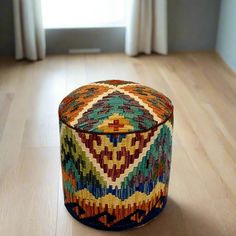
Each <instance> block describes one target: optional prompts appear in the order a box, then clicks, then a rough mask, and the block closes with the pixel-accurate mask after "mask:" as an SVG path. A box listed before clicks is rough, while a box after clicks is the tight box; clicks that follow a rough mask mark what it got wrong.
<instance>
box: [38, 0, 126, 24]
mask: <svg viewBox="0 0 236 236" xmlns="http://www.w3.org/2000/svg"><path fill="white" fill-rule="evenodd" d="M42 11H43V25H44V28H92V27H118V26H125V0H42Z"/></svg>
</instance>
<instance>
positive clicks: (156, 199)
mask: <svg viewBox="0 0 236 236" xmlns="http://www.w3.org/2000/svg"><path fill="white" fill-rule="evenodd" d="M59 118H60V142H61V163H62V176H63V190H64V200H65V206H66V208H67V209H68V211H69V212H70V214H71V215H72V216H73V217H74V218H76V219H77V220H78V221H80V222H82V223H84V224H86V225H89V226H92V227H95V228H98V229H105V230H123V229H127V228H131V227H136V226H139V225H142V224H145V223H146V222H148V221H149V220H150V219H152V218H154V217H155V216H156V215H158V214H159V213H160V212H161V211H162V210H163V208H164V206H165V204H166V201H167V194H168V183H169V176H170V164H171V150H172V127H173V106H172V104H171V102H170V100H169V99H168V98H167V97H165V96H164V95H163V94H161V93H159V92H156V91H154V90H153V89H151V88H148V87H145V86H141V85H140V84H137V83H133V82H128V81H120V80H115V81H114V80H113V81H100V82H96V83H93V84H90V85H87V86H83V87H82V88H79V89H77V90H75V91H73V92H72V93H71V94H69V95H68V97H66V98H65V99H63V101H62V103H61V104H60V106H59Z"/></svg>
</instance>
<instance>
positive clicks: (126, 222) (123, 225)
mask: <svg viewBox="0 0 236 236" xmlns="http://www.w3.org/2000/svg"><path fill="white" fill-rule="evenodd" d="M161 202H162V207H161V208H156V207H153V209H152V210H151V211H150V212H149V213H148V214H147V215H145V217H144V219H143V220H142V221H141V222H139V223H138V222H136V221H134V220H132V219H131V218H132V216H133V215H134V214H140V215H142V214H143V211H142V210H137V212H135V213H132V214H131V215H129V216H127V217H126V218H124V219H123V220H121V221H119V222H117V223H116V224H114V225H112V226H111V227H107V226H105V225H104V224H102V223H101V222H100V221H99V220H98V219H99V218H100V217H102V216H105V213H102V215H97V216H94V217H89V218H84V219H81V218H79V217H78V215H77V213H76V211H74V210H73V208H74V207H78V205H76V204H74V203H67V204H65V207H66V209H67V210H68V212H69V213H70V214H71V216H72V217H73V218H74V219H75V220H77V221H79V222H80V223H82V224H84V225H87V226H90V227H92V228H95V229H99V230H106V231H121V230H126V229H131V228H136V227H141V226H144V225H145V224H147V223H149V222H150V221H152V220H154V219H155V218H156V217H157V216H158V215H159V214H160V213H161V212H162V211H163V210H164V208H165V206H166V203H167V197H163V198H162V199H161ZM106 216H107V217H109V214H107V215H106ZM111 217H112V216H111Z"/></svg>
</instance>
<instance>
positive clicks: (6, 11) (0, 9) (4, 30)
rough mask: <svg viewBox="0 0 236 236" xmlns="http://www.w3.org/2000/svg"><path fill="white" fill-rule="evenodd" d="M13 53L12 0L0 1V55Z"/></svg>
mask: <svg viewBox="0 0 236 236" xmlns="http://www.w3.org/2000/svg"><path fill="white" fill-rule="evenodd" d="M13 54H14V30H13V7H12V0H1V1H0V55H13Z"/></svg>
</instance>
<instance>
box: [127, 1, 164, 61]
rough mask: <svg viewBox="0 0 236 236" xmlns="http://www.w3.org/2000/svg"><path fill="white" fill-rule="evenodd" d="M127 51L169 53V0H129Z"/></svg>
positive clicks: (131, 53) (129, 52) (130, 52)
mask: <svg viewBox="0 0 236 236" xmlns="http://www.w3.org/2000/svg"><path fill="white" fill-rule="evenodd" d="M128 2H129V4H128V12H127V28H126V42H125V51H126V53H127V54H128V55H130V56H135V55H137V54H138V53H146V54H150V53H152V52H157V53H160V54H167V53H168V39H167V0H129V1H128Z"/></svg>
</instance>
